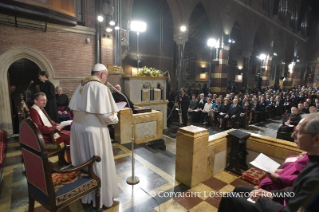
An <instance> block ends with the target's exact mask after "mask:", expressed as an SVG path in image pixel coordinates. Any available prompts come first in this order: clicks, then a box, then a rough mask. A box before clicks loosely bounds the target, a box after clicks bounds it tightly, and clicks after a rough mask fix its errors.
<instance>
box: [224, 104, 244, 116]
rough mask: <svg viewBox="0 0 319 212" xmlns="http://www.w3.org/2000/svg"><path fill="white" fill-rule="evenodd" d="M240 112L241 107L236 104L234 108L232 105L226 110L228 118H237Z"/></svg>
mask: <svg viewBox="0 0 319 212" xmlns="http://www.w3.org/2000/svg"><path fill="white" fill-rule="evenodd" d="M240 112H241V107H240V106H239V104H237V105H236V106H235V105H233V104H232V105H231V106H230V107H229V108H228V111H227V114H228V115H229V117H232V116H233V115H235V116H236V117H238V116H239V114H240Z"/></svg>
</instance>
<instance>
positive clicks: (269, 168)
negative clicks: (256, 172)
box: [250, 153, 280, 173]
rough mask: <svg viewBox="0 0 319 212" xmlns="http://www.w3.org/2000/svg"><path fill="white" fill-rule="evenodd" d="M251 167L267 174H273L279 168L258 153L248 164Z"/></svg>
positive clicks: (276, 164) (274, 162) (272, 161)
mask: <svg viewBox="0 0 319 212" xmlns="http://www.w3.org/2000/svg"><path fill="white" fill-rule="evenodd" d="M250 164H251V165H253V166H255V167H256V168H258V169H261V170H263V171H265V172H268V173H274V172H275V171H276V170H277V169H278V168H279V166H280V164H279V163H277V162H276V161H274V160H273V159H271V158H269V157H267V156H266V155H264V154H263V153H260V154H259V155H258V156H257V158H256V159H255V160H253V161H252V162H250Z"/></svg>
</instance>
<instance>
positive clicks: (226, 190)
mask: <svg viewBox="0 0 319 212" xmlns="http://www.w3.org/2000/svg"><path fill="white" fill-rule="evenodd" d="M234 189H235V187H234V186H232V185H226V186H224V187H223V188H222V189H220V190H219V191H218V192H231V191H233V190H234Z"/></svg>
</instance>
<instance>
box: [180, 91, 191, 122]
mask: <svg viewBox="0 0 319 212" xmlns="http://www.w3.org/2000/svg"><path fill="white" fill-rule="evenodd" d="M179 104H180V109H181V110H182V118H183V125H184V126H187V121H188V116H187V111H188V104H189V96H188V95H187V93H185V88H181V96H180V97H179Z"/></svg>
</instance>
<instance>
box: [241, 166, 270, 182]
mask: <svg viewBox="0 0 319 212" xmlns="http://www.w3.org/2000/svg"><path fill="white" fill-rule="evenodd" d="M265 177H266V172H264V171H262V170H260V169H257V168H250V169H248V170H247V171H245V172H244V173H242V174H241V178H242V179H244V180H246V181H248V182H251V183H252V184H254V185H259V183H260V182H261V181H262V180H263V179H264V178H265Z"/></svg>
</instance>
